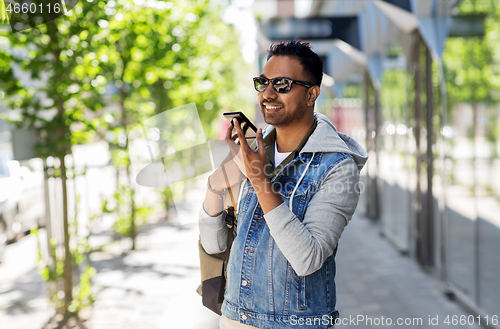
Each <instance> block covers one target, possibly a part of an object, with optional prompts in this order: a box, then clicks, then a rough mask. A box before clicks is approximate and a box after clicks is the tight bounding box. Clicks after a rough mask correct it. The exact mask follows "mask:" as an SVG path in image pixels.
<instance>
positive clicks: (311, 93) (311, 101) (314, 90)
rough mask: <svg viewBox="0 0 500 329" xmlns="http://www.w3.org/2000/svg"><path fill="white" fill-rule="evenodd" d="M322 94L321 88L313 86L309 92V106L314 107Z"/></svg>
mask: <svg viewBox="0 0 500 329" xmlns="http://www.w3.org/2000/svg"><path fill="white" fill-rule="evenodd" d="M319 93H320V88H319V86H312V87H310V88H309V90H308V91H307V106H313V105H314V102H316V98H318V96H319Z"/></svg>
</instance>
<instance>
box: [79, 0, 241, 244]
mask: <svg viewBox="0 0 500 329" xmlns="http://www.w3.org/2000/svg"><path fill="white" fill-rule="evenodd" d="M223 8H224V7H223V6H222V5H221V4H219V3H217V2H214V1H208V0H198V1H186V2H183V3H182V4H181V3H179V4H176V5H173V4H172V3H162V2H160V3H158V5H157V6H156V7H154V8H152V7H150V6H149V5H147V4H146V3H144V4H142V5H141V4H137V3H133V2H131V1H129V0H120V1H118V2H114V1H113V2H109V3H108V4H107V5H106V6H105V7H104V9H105V11H106V12H107V13H109V15H108V17H107V18H106V20H105V21H100V22H99V23H100V24H101V26H102V27H103V28H102V30H101V32H100V33H99V35H97V36H96V37H95V38H94V39H93V40H92V42H93V44H92V48H93V49H96V50H97V51H96V52H95V53H91V54H89V58H87V59H84V62H91V61H94V60H96V59H100V58H101V59H102V58H105V61H102V62H101V63H99V65H98V66H99V75H100V76H102V77H103V78H102V79H103V80H105V81H106V82H107V83H108V85H112V86H114V87H115V88H116V90H117V92H116V94H115V95H114V96H113V102H116V103H117V104H118V109H119V110H118V111H116V112H114V113H112V114H113V116H114V118H115V120H114V122H113V123H111V124H110V129H111V130H112V131H113V135H112V136H113V137H112V138H109V139H108V140H109V142H110V144H111V145H112V147H113V149H114V150H115V151H114V152H113V162H114V164H115V165H116V166H117V168H120V167H121V168H124V169H125V171H126V176H127V179H128V183H127V184H125V185H121V187H120V189H122V190H123V192H125V193H121V194H120V195H116V196H117V197H120V201H121V202H118V204H121V206H120V207H119V208H120V209H121V210H118V211H119V213H120V214H121V215H120V216H119V218H118V222H117V225H116V228H117V230H118V231H120V232H121V233H122V234H124V235H126V236H130V237H131V238H132V241H133V243H132V248H133V249H134V247H135V236H136V230H137V229H136V226H137V225H136V224H137V223H136V213H137V212H138V211H140V209H144V208H141V207H142V206H139V205H136V204H135V183H134V181H133V177H132V176H133V175H132V171H131V169H130V165H131V163H130V158H129V153H128V150H127V148H128V140H126V139H125V138H124V136H126V135H127V134H128V132H130V130H131V129H132V128H133V127H135V126H136V125H137V124H139V122H140V121H141V120H144V119H146V118H149V117H151V116H153V115H155V114H158V113H161V112H163V111H166V110H169V109H171V108H175V107H178V106H182V105H185V104H188V103H193V102H194V103H196V104H197V106H198V110H199V111H198V112H199V116H200V118H201V120H202V122H203V124H204V127H205V129H206V131H208V132H209V134H210V135H212V137H213V135H214V134H213V131H212V129H213V126H212V125H211V123H212V122H213V120H214V119H215V118H216V117H217V116H218V115H219V113H220V111H221V110H222V109H230V108H239V109H242V108H245V107H246V108H248V105H247V104H245V102H244V101H242V98H241V97H238V94H237V93H238V92H239V86H240V84H239V83H235V81H236V82H238V81H243V79H242V75H243V74H244V73H245V70H242V68H243V69H244V68H245V66H244V64H243V62H242V58H241V54H240V52H239V47H237V46H236V47H235V45H237V44H238V37H237V34H236V32H235V31H234V29H233V28H232V27H231V26H229V25H227V24H225V23H224V22H223V21H222V20H221V18H220V12H221V10H222V9H223ZM80 70H81V71H82V72H83V71H85V68H84V66H82V67H81V68H80ZM165 133H166V134H167V135H169V137H168V138H166V139H168V140H169V141H170V142H174V143H175V142H177V141H176V140H175V139H176V137H175V135H174V134H173V132H165ZM178 142H182V141H178ZM186 166H187V164H186ZM117 181H118V180H117ZM163 194H164V195H165V201H164V203H165V204H166V205H167V204H168V203H169V199H170V197H171V193H170V191H169V189H168V188H166V189H165V190H164V191H163ZM123 195H128V197H126V198H123ZM127 209H128V210H127Z"/></svg>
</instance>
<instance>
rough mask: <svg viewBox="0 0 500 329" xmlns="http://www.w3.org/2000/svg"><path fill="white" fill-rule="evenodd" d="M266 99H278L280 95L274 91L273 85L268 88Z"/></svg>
mask: <svg viewBox="0 0 500 329" xmlns="http://www.w3.org/2000/svg"><path fill="white" fill-rule="evenodd" d="M263 96H264V99H276V98H277V97H278V93H277V92H276V90H274V87H273V86H272V84H271V83H269V85H268V86H267V88H266V90H264V94H263Z"/></svg>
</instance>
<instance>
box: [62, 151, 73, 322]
mask: <svg viewBox="0 0 500 329" xmlns="http://www.w3.org/2000/svg"><path fill="white" fill-rule="evenodd" d="M59 160H60V161H61V184H62V201H63V225H64V226H63V230H64V312H65V313H66V314H67V313H68V307H69V305H70V304H71V301H72V300H73V294H72V290H73V265H72V263H73V262H72V259H71V250H70V249H69V225H68V191H67V186H66V181H67V178H66V163H65V160H64V156H61V157H60V158H59Z"/></svg>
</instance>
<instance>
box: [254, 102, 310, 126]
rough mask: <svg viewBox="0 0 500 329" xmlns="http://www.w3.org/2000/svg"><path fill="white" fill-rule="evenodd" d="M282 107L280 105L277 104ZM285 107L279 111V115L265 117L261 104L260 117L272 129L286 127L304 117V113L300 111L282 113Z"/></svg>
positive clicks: (263, 107)
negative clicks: (272, 127)
mask: <svg viewBox="0 0 500 329" xmlns="http://www.w3.org/2000/svg"><path fill="white" fill-rule="evenodd" d="M279 105H280V106H283V105H282V104H279ZM284 110H285V107H284V106H283V108H282V109H281V110H280V113H279V114H277V115H267V114H266V110H265V106H264V105H262V104H261V107H260V111H261V112H262V116H263V117H264V121H265V122H266V123H267V124H268V125H272V126H274V127H286V126H289V125H290V124H291V123H293V122H296V121H299V120H301V119H302V117H303V116H304V113H302V112H301V111H295V112H294V113H288V114H287V113H284Z"/></svg>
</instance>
